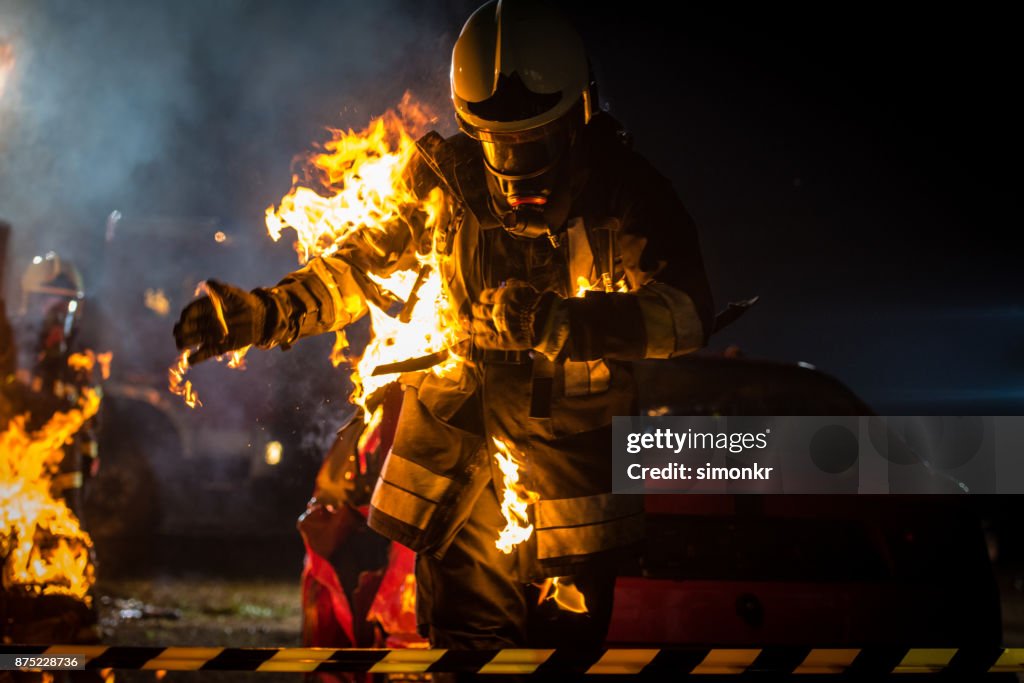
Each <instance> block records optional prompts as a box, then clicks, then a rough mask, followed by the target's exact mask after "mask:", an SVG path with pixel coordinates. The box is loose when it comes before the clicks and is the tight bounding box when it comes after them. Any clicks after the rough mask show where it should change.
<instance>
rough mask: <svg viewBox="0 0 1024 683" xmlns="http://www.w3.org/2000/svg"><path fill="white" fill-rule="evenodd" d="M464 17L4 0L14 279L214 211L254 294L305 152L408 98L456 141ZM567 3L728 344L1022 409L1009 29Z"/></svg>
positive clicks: (4, 208) (322, 6) (851, 375)
mask: <svg viewBox="0 0 1024 683" xmlns="http://www.w3.org/2000/svg"><path fill="white" fill-rule="evenodd" d="M475 5H476V3H475V2H472V1H471V2H446V3H436V4H431V5H422V4H420V3H401V2H397V3H396V2H390V3H388V2H385V3H345V2H340V3H339V2H319V1H315V2H303V3H298V4H294V5H293V4H288V5H286V4H284V3H274V2H263V1H252V0H247V1H242V0H237V1H234V2H218V3H198V2H197V3H188V2H186V3H169V2H146V3H130V2H119V1H113V2H102V3H88V4H84V3H73V2H52V1H51V2H41V3H37V2H27V1H24V0H13V1H12V0H3V2H0V40H3V39H6V40H8V41H9V42H11V43H12V44H13V46H14V53H15V57H16V60H17V61H16V65H15V72H14V73H13V74H12V76H11V78H9V79H8V84H7V87H6V92H5V93H4V95H3V96H2V99H0V214H2V215H3V216H5V217H6V218H7V219H8V220H10V221H11V222H12V223H13V224H14V226H15V232H16V243H15V256H16V257H17V258H20V259H22V260H21V261H18V260H17V258H15V259H12V267H11V270H18V269H19V268H20V265H19V264H20V263H23V262H24V260H23V259H24V258H26V257H27V256H28V255H30V254H32V253H36V252H39V251H42V250H45V249H49V248H60V249H63V250H65V251H69V250H71V251H74V252H75V256H76V259H77V260H78V261H79V262H80V266H81V267H82V269H83V270H84V271H85V273H86V276H87V283H88V281H89V280H92V281H95V280H96V278H97V277H98V275H99V274H98V273H97V272H96V271H97V270H98V268H99V266H98V263H97V261H98V259H97V258H96V257H94V256H93V254H94V253H95V251H96V249H95V244H96V242H98V241H99V239H100V238H99V235H101V234H102V230H103V223H104V220H105V217H106V216H107V215H108V214H109V212H110V211H112V210H114V209H117V210H119V211H121V212H122V213H123V214H124V215H125V216H126V217H127V218H131V217H133V216H140V215H144V216H168V215H169V216H203V217H212V218H213V219H214V220H215V221H217V222H219V224H222V225H223V226H225V229H227V230H228V231H229V232H231V233H233V234H235V235H238V236H239V237H240V238H247V239H248V241H247V246H246V249H245V250H244V254H241V255H234V256H232V258H233V259H235V260H236V261H237V260H238V259H246V260H247V263H248V264H249V265H248V266H247V267H246V268H245V269H244V270H245V272H246V273H247V275H246V276H245V277H244V278H243V279H244V282H241V284H243V285H247V286H254V285H257V284H267V283H270V282H273V281H276V279H277V278H278V277H279V275H280V274H282V273H284V272H286V271H287V270H289V269H291V268H292V267H293V266H294V261H293V260H292V255H291V253H290V251H289V250H288V248H287V247H286V246H284V245H277V246H276V247H272V246H271V243H270V241H269V240H267V239H265V238H264V237H263V224H262V223H263V221H262V213H263V210H264V209H265V207H266V206H267V205H269V204H270V203H272V202H275V201H276V200H278V199H279V198H280V196H281V195H283V194H284V193H285V192H286V191H287V188H288V184H289V173H290V164H291V160H292V158H293V156H294V155H296V154H298V153H300V152H302V151H305V150H307V149H309V147H310V143H311V142H312V141H314V140H319V139H323V137H324V133H323V128H324V127H325V126H329V125H330V126H355V127H359V126H362V125H363V124H364V123H365V122H366V121H367V119H368V118H369V117H370V116H371V115H373V114H377V113H380V112H381V111H382V110H383V109H385V108H386V107H388V106H390V105H392V104H393V103H395V102H397V100H398V99H399V97H400V96H401V93H402V92H403V91H404V90H405V89H411V90H412V91H413V92H414V94H416V95H417V96H418V97H419V98H421V99H423V100H425V101H427V102H429V103H432V104H434V105H435V106H436V107H437V108H438V110H439V112H440V114H441V123H440V124H439V126H440V127H441V128H442V129H443V130H445V131H447V132H450V131H451V130H452V126H451V123H450V115H451V110H450V105H449V104H448V103H447V100H446V96H447V82H446V81H447V70H448V55H449V51H450V48H451V45H452V43H453V41H454V38H455V36H456V35H457V31H458V28H459V27H460V26H461V23H462V22H463V21H464V19H465V18H466V16H467V15H468V13H469V12H470V11H471V10H472V8H473V7H475ZM565 9H566V10H567V12H568V13H569V14H570V15H571V16H572V18H573V19H574V20H575V21H576V22H577V23H578V25H579V27H580V29H581V32H582V33H583V34H584V37H585V39H586V42H587V43H588V46H589V49H590V51H591V53H592V57H593V61H594V63H595V67H596V70H597V74H598V76H599V80H600V87H601V95H602V99H603V100H604V104H605V106H606V107H607V108H608V109H609V111H610V112H611V113H612V114H614V115H615V116H616V117H618V118H619V119H621V121H622V122H623V123H624V124H625V125H626V126H627V127H628V128H629V129H630V130H631V131H632V132H633V134H634V136H635V140H636V147H637V148H638V149H639V150H641V151H642V152H643V153H644V154H645V155H647V156H648V157H650V158H651V159H652V160H653V161H654V162H655V164H656V165H657V166H658V167H659V168H660V169H662V170H663V171H664V173H665V174H666V175H668V176H669V177H670V178H671V179H672V180H673V181H674V184H675V186H676V188H677V189H678V191H679V193H680V195H681V196H682V197H683V199H684V201H685V202H686V204H687V205H688V207H689V208H690V211H691V212H692V214H693V215H694V217H695V218H696V220H697V222H698V225H699V226H700V228H701V235H702V241H703V249H704V255H705V259H706V261H707V267H708V270H709V273H710V276H711V278H712V284H713V287H714V291H715V294H716V298H717V300H718V302H719V304H721V305H724V303H725V302H726V301H728V300H730V299H736V298H745V297H748V296H751V295H755V294H757V295H760V296H761V297H762V299H761V303H760V304H759V305H758V306H757V308H756V309H755V310H754V311H753V312H751V313H750V314H749V315H748V316H747V317H746V318H745V319H744V320H742V321H741V322H739V323H737V324H736V325H735V327H734V328H732V329H730V330H728V331H727V332H726V333H725V334H722V335H721V336H720V337H719V338H718V339H716V340H715V343H714V345H715V346H716V347H722V346H725V345H727V344H737V345H739V346H740V347H741V348H742V349H743V350H744V352H746V353H747V354H748V355H751V356H755V357H768V358H775V359H782V360H793V361H795V360H802V361H806V362H809V363H812V364H814V365H816V366H818V367H819V368H820V369H822V370H824V371H826V372H829V373H831V374H834V375H836V376H837V377H839V378H840V379H841V380H843V381H844V382H846V383H848V384H849V385H850V386H851V387H852V388H853V389H854V390H855V391H857V392H858V393H860V394H861V395H862V396H863V397H864V398H865V399H866V400H867V401H868V402H869V403H870V404H871V405H872V406H873V407H875V408H876V410H878V411H879V412H888V413H909V414H913V413H917V414H921V413H927V412H942V413H972V412H973V413H1014V412H1020V410H1021V408H1022V406H1024V342H1022V336H1021V331H1022V327H1024V305H1022V304H1021V297H1020V295H1021V293H1022V279H1021V277H1020V276H1019V273H1020V265H1019V260H1020V256H1021V252H1020V248H1019V244H1020V240H1019V239H1018V237H1017V232H1018V229H1019V227H1018V225H1017V223H1018V221H1017V220H1016V219H1015V218H1014V216H1013V214H1012V213H1011V212H1010V198H1009V186H1010V183H1009V174H1008V172H1007V171H1005V170H1004V168H1003V166H1004V165H1005V164H1004V158H1005V157H1009V156H1010V152H1009V148H1010V147H1009V143H1010V130H1009V127H1008V126H1007V125H1005V124H1007V123H1008V121H1009V119H1010V116H1011V109H1010V105H1009V100H1010V91H1011V89H1012V83H1013V81H1012V80H1011V78H1010V49H1011V47H1010V46H1011V44H1012V43H1011V42H1010V41H1009V40H1007V39H1006V36H1005V32H1006V29H1005V26H1006V24H1007V23H1008V20H1007V17H1005V16H1003V17H1001V16H999V15H997V14H994V13H989V14H983V13H972V14H968V13H966V12H962V11H952V10H948V11H947V10H937V9H935V8H931V10H930V11H929V12H927V13H926V12H911V11H909V10H893V9H892V8H891V7H870V6H864V5H857V6H846V7H839V8H829V9H828V10H826V9H824V8H817V9H807V8H798V7H787V8H771V9H766V8H762V9H758V10H755V11H754V12H751V11H749V10H743V11H741V10H739V9H738V8H724V9H723V11H721V12H711V11H710V10H708V9H707V8H701V9H694V8H692V7H678V8H673V11H672V12H671V13H669V12H668V10H666V9H664V8H663V7H662V6H659V5H656V4H643V3H620V4H611V3H608V4H604V3H600V4H598V3H582V2H570V3H565ZM1005 161H1010V162H1011V163H1012V159H1005ZM192 257H193V262H192V263H190V264H187V265H186V264H181V263H175V262H167V259H165V258H161V255H160V254H155V253H140V254H139V255H138V258H139V259H142V260H144V261H145V262H146V263H147V267H153V268H167V269H172V270H173V269H184V268H187V269H188V270H189V271H190V272H192V271H198V272H203V273H204V274H209V275H216V274H218V273H224V272H225V270H224V267H223V266H222V265H221V263H220V262H218V260H217V254H216V253H215V252H214V251H213V250H212V249H211V251H210V253H209V254H193V255H192ZM220 258H222V257H220ZM172 261H173V259H172ZM12 285H13V280H12V277H11V276H8V287H9V288H10V287H11V286H12ZM172 303H173V304H174V307H175V310H177V309H178V308H180V305H181V303H182V302H180V301H173V302H172ZM167 339H168V345H167V353H168V355H171V354H172V352H173V350H172V349H171V347H170V344H169V339H170V336H169V335H168V337H167Z"/></svg>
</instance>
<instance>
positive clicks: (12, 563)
mask: <svg viewBox="0 0 1024 683" xmlns="http://www.w3.org/2000/svg"><path fill="white" fill-rule="evenodd" d="M85 357H86V356H85V354H82V356H81V357H79V358H77V359H75V362H76V363H81V362H83V361H82V358H85ZM99 405H100V397H99V394H98V393H97V392H96V390H95V389H93V388H91V387H85V388H83V389H82V395H81V398H80V400H79V403H78V406H77V407H76V408H73V409H71V410H69V411H67V412H64V413H55V414H54V415H53V416H52V417H51V418H50V419H49V420H48V421H47V422H46V424H45V425H43V427H42V428H41V429H39V430H38V431H35V432H29V431H28V430H27V428H26V421H27V418H28V416H27V415H21V416H19V417H16V418H14V419H13V420H11V421H10V423H9V424H8V425H7V429H6V431H4V432H3V433H0V501H2V504H0V556H2V557H4V560H3V575H2V579H3V580H2V585H3V587H4V589H8V590H9V589H12V588H15V587H19V588H21V589H24V590H28V591H30V592H32V593H34V594H39V595H68V596H71V597H74V598H76V599H78V600H81V601H82V602H84V603H86V604H87V605H88V604H91V602H92V599H91V597H90V596H89V590H90V589H91V588H92V585H93V583H94V582H95V576H94V569H93V565H92V562H91V559H90V549H91V548H92V539H91V538H89V534H87V533H86V532H85V531H83V530H82V528H81V525H80V524H79V522H78V518H77V517H75V515H74V513H73V512H72V511H71V510H70V509H69V508H68V506H67V504H66V503H65V502H64V501H63V500H58V499H55V498H54V497H53V495H52V494H51V485H52V480H53V477H54V476H55V475H56V474H57V471H58V467H59V465H60V463H61V461H62V460H63V459H64V445H65V444H67V443H69V442H70V441H71V440H72V438H73V437H74V435H75V433H76V432H78V430H79V429H81V428H82V425H83V424H85V422H87V421H88V420H89V419H91V418H92V417H93V416H94V415H95V414H96V412H97V410H99Z"/></svg>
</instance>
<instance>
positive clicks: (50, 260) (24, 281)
mask: <svg viewBox="0 0 1024 683" xmlns="http://www.w3.org/2000/svg"><path fill="white" fill-rule="evenodd" d="M33 294H43V295H50V296H59V297H65V298H67V299H81V298H82V297H84V296H85V292H84V291H83V285H82V274H81V273H79V272H78V268H76V267H75V264H74V263H72V262H71V261H66V260H64V259H62V258H61V257H60V256H58V255H57V253H56V252H52V251H50V252H47V253H46V255H45V256H36V257H34V258H33V259H32V263H30V264H29V266H28V268H26V269H25V273H24V274H23V275H22V276H21V297H22V298H21V300H22V309H25V308H27V306H28V302H29V299H30V297H31V296H32V295H33Z"/></svg>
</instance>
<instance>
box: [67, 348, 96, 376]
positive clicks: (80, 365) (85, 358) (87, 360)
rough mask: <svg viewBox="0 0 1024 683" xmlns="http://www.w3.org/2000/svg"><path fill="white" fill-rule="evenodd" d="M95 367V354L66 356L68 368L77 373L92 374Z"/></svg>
mask: <svg viewBox="0 0 1024 683" xmlns="http://www.w3.org/2000/svg"><path fill="white" fill-rule="evenodd" d="M95 365H96V354H94V353H93V352H92V351H88V350H86V351H82V352H81V353H73V354H71V355H70V356H68V367H69V368H71V369H72V370H78V371H79V372H92V369H93V367H95Z"/></svg>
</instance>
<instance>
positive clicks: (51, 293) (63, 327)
mask: <svg viewBox="0 0 1024 683" xmlns="http://www.w3.org/2000/svg"><path fill="white" fill-rule="evenodd" d="M83 290H84V285H83V283H82V274H81V273H79V272H78V268H76V267H75V264H74V263H72V262H71V261H68V260H65V259H62V258H61V257H60V256H58V255H57V254H56V253H55V252H52V251H51V252H47V253H46V255H45V256H36V257H34V258H33V259H32V262H31V263H30V264H29V265H28V268H26V269H25V272H24V274H22V276H21V310H20V311H19V317H20V319H21V323H20V324H21V326H22V327H23V328H25V331H26V332H27V333H28V334H30V335H31V336H32V337H33V338H34V341H33V345H30V347H26V348H32V349H33V353H35V352H38V351H40V350H42V348H43V347H46V348H60V349H63V350H66V349H67V348H68V345H69V343H70V341H71V340H72V339H73V338H74V336H75V334H76V331H77V329H78V322H79V318H80V317H81V310H80V309H81V301H82V299H83V298H84V297H85V292H84V291H83Z"/></svg>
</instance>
